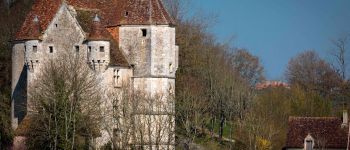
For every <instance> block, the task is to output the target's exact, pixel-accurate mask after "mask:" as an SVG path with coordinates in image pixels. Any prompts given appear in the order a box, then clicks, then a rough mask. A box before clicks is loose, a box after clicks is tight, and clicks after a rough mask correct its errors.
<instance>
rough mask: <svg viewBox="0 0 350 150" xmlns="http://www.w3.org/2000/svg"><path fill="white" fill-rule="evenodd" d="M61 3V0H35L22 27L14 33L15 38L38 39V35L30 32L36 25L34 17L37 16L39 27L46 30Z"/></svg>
mask: <svg viewBox="0 0 350 150" xmlns="http://www.w3.org/2000/svg"><path fill="white" fill-rule="evenodd" d="M61 4H62V1H61V0H36V1H35V2H34V4H33V6H32V9H31V11H30V12H29V13H28V15H27V17H26V19H25V21H24V23H23V25H22V27H21V28H20V30H19V31H18V32H17V33H16V40H29V39H38V38H39V37H38V35H36V34H33V32H32V31H33V30H37V29H36V28H37V25H35V22H34V21H33V20H34V18H35V17H36V16H37V17H38V19H39V24H40V29H42V30H43V31H44V30H46V28H47V27H48V25H49V23H50V22H51V20H52V19H53V18H54V16H55V14H56V12H57V11H58V9H59V7H60V5H61Z"/></svg>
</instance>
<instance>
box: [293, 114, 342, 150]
mask: <svg viewBox="0 0 350 150" xmlns="http://www.w3.org/2000/svg"><path fill="white" fill-rule="evenodd" d="M341 124H342V120H341V119H339V118H335V117H290V118H289V127H288V134H287V142H286V148H303V147H304V145H303V144H304V139H305V137H306V136H307V135H308V134H310V135H311V136H312V137H313V138H314V139H315V141H316V142H315V147H316V148H318V147H319V146H318V144H317V141H319V142H322V144H324V146H325V148H346V146H347V135H348V130H349V128H348V127H345V128H342V127H341Z"/></svg>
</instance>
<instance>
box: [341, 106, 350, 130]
mask: <svg viewBox="0 0 350 150" xmlns="http://www.w3.org/2000/svg"><path fill="white" fill-rule="evenodd" d="M348 123H349V118H348V111H347V110H346V109H344V110H343V123H342V125H341V126H342V127H347V126H348Z"/></svg>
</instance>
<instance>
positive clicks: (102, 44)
mask: <svg viewBox="0 0 350 150" xmlns="http://www.w3.org/2000/svg"><path fill="white" fill-rule="evenodd" d="M87 46H88V48H87V50H88V52H87V53H88V62H89V64H90V67H91V68H92V69H94V70H97V71H104V70H106V69H107V66H108V64H109V62H110V55H109V54H110V41H109V35H108V33H107V31H106V29H105V28H103V27H102V25H101V21H100V18H99V17H98V15H96V16H95V17H94V20H93V23H92V26H91V33H90V35H89V37H88V39H87Z"/></svg>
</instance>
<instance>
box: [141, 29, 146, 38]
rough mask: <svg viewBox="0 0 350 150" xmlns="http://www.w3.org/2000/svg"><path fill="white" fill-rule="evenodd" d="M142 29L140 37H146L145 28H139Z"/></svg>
mask: <svg viewBox="0 0 350 150" xmlns="http://www.w3.org/2000/svg"><path fill="white" fill-rule="evenodd" d="M141 31H142V37H146V36H147V29H141Z"/></svg>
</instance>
